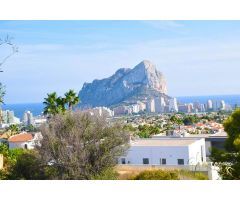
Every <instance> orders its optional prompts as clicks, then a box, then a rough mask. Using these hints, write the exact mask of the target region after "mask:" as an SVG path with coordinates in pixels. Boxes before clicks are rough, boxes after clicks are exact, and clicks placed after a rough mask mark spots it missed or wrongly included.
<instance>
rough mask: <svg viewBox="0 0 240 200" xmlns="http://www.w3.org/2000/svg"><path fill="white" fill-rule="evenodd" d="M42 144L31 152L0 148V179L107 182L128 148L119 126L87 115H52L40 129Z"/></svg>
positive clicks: (127, 137) (113, 176)
mask: <svg viewBox="0 0 240 200" xmlns="http://www.w3.org/2000/svg"><path fill="white" fill-rule="evenodd" d="M41 132H42V135H43V140H42V142H41V145H40V146H38V147H37V148H36V149H35V150H24V149H13V150H9V149H8V147H7V146H6V145H5V146H0V153H2V154H4V158H5V166H4V170H1V171H0V179H11V180H42V179H53V180H90V179H97V180H110V179H116V178H117V173H116V172H115V171H114V170H113V168H114V166H115V165H116V158H117V157H119V156H120V155H122V154H123V153H124V152H125V151H126V150H127V148H128V140H129V136H128V134H127V133H125V132H124V131H123V129H122V127H121V125H119V124H112V125H110V124H109V123H108V122H107V121H106V120H105V118H102V117H96V116H91V115H90V114H88V113H81V112H67V113H65V114H64V115H61V114H59V115H55V116H53V117H52V118H51V119H50V120H49V123H48V124H46V125H44V126H43V127H42V128H41Z"/></svg>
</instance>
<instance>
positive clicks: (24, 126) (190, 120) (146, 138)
mask: <svg viewBox="0 0 240 200" xmlns="http://www.w3.org/2000/svg"><path fill="white" fill-rule="evenodd" d="M174 101H175V102H176V103H175V104H174V103H173V107H172V108H171V109H169V111H168V112H164V113H163V112H162V113H160V112H155V111H156V110H157V111H158V110H159V111H160V110H163V109H162V108H161V107H160V108H159V107H157V106H159V105H161V104H153V103H152V104H150V106H149V105H147V103H146V104H144V103H141V106H142V107H143V109H142V110H140V109H139V107H137V106H135V107H134V106H129V107H128V109H129V110H130V108H131V109H133V111H135V112H125V111H126V110H125V111H124V112H123V113H121V115H120V112H119V110H120V109H119V107H117V108H116V109H113V110H111V109H110V108H107V107H96V108H93V109H85V110H82V111H81V112H86V113H89V114H90V115H95V116H100V117H105V118H106V119H107V121H109V122H110V123H116V122H118V123H119V122H120V123H121V124H123V125H124V129H125V130H126V131H128V132H129V133H130V137H131V139H130V143H129V144H130V149H129V150H128V152H129V153H127V155H125V156H124V155H122V156H120V157H119V160H118V170H119V172H120V173H121V171H122V170H123V169H124V168H125V167H126V166H128V169H129V168H136V167H137V168H138V169H141V167H142V170H143V169H145V168H146V167H150V166H155V167H158V168H163V169H165V168H170V169H187V170H190V171H194V170H195V171H199V172H203V173H205V174H207V176H208V178H209V179H215V180H216V179H220V176H218V174H217V170H216V168H214V167H213V166H212V164H211V161H210V159H209V156H210V155H211V148H212V147H217V148H220V149H223V148H224V142H225V140H226V138H227V133H226V132H224V127H223V121H224V120H226V119H227V118H228V117H229V115H230V114H231V110H229V109H226V106H225V105H226V104H225V103H224V102H223V101H219V104H217V103H216V104H215V105H219V106H218V107H213V105H214V104H213V103H212V101H211V100H209V101H208V102H206V108H207V109H206V110H204V112H201V110H200V111H198V108H199V104H197V103H191V104H188V105H190V107H191V111H193V112H180V111H179V104H178V103H177V101H176V99H174ZM151 102H152V101H151ZM138 105H139V104H138ZM153 105H154V107H153ZM151 106H152V107H151ZM174 106H175V107H174ZM180 106H181V105H180ZM200 107H203V105H202V106H200ZM173 108H174V109H175V110H173ZM138 109H139V110H138ZM116 111H117V114H115V112H116ZM137 111H139V112H137ZM141 111H142V112H141ZM206 111H207V112H206ZM45 123H47V116H45V115H41V116H33V114H32V113H31V112H30V111H26V112H25V113H24V114H23V117H22V119H21V120H20V119H18V118H16V117H15V116H14V112H13V111H9V110H6V111H2V123H1V133H0V142H1V143H5V144H7V145H8V146H9V148H10V149H14V148H23V149H34V148H35V146H36V145H38V144H39V143H41V140H42V135H41V132H40V129H39V128H40V127H41V125H44V124H45ZM0 163H1V165H0V167H1V168H3V166H4V163H3V159H2V161H1V162H0Z"/></svg>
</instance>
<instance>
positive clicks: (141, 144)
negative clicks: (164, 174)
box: [118, 138, 206, 166]
mask: <svg viewBox="0 0 240 200" xmlns="http://www.w3.org/2000/svg"><path fill="white" fill-rule="evenodd" d="M118 162H119V164H130V165H167V166H179V165H184V166H186V165H197V164H200V165H201V164H203V163H205V162H206V150H205V140H204V139H201V138H200V139H198V138H197V139H196V138H193V139H192V138H191V139H184V138H164V139H162V138H161V139H159V138H158V139H138V140H135V141H131V144H130V148H129V150H128V151H127V153H126V155H124V156H122V157H120V158H119V160H118Z"/></svg>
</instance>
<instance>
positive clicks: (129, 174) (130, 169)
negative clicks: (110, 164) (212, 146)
mask: <svg viewBox="0 0 240 200" xmlns="http://www.w3.org/2000/svg"><path fill="white" fill-rule="evenodd" d="M157 169H159V168H155V167H152V166H150V167H149V166H138V167H136V166H117V167H116V171H117V172H118V179H119V180H133V178H134V177H136V176H137V175H138V174H139V173H140V172H143V171H145V170H150V171H151V170H157ZM163 170H166V171H175V172H176V171H177V172H178V176H179V178H180V180H208V177H207V175H205V174H204V173H201V172H191V171H188V170H176V169H173V168H172V169H170V168H169V169H163Z"/></svg>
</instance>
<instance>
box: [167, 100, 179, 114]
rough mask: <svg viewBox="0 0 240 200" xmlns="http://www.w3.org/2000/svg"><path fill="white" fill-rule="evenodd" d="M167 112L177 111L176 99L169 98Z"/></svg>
mask: <svg viewBox="0 0 240 200" xmlns="http://www.w3.org/2000/svg"><path fill="white" fill-rule="evenodd" d="M169 112H178V105H177V99H176V98H172V99H170V100H169Z"/></svg>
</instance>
